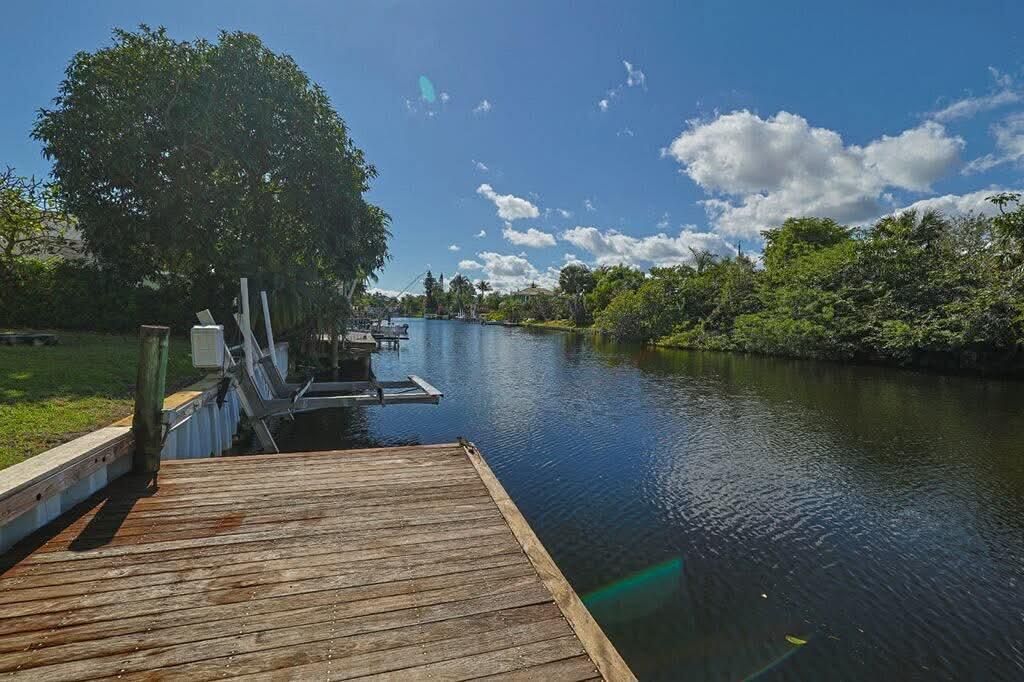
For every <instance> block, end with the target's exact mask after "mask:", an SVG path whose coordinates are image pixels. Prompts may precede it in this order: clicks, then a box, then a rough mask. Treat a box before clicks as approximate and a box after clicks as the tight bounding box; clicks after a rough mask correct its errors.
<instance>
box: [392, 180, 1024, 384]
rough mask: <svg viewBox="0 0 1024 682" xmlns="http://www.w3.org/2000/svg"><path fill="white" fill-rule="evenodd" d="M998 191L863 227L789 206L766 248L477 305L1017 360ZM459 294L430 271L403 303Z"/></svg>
mask: <svg viewBox="0 0 1024 682" xmlns="http://www.w3.org/2000/svg"><path fill="white" fill-rule="evenodd" d="M990 201H992V202H993V203H994V204H995V205H996V206H997V207H998V213H997V214H996V215H995V216H992V217H988V216H983V215H967V216H957V217H947V216H944V215H942V214H940V213H937V212H935V211H925V212H916V211H905V212H902V213H899V214H896V215H891V216H887V217H884V218H882V219H880V220H879V221H877V222H876V223H875V224H874V225H871V226H869V227H866V228H850V227H847V226H843V225H840V224H838V223H836V222H835V221H833V220H829V219H826V218H791V219H789V220H786V221H785V222H784V223H783V224H782V225H781V226H779V227H777V228H775V229H772V230H768V231H767V232H765V234H764V252H763V255H762V257H761V259H760V260H759V261H758V262H755V260H753V259H752V258H750V257H748V256H745V255H736V256H733V257H727V258H722V257H718V256H716V255H713V254H711V253H709V252H706V251H694V252H693V257H692V259H691V262H690V263H689V264H685V265H677V266H674V267H656V268H651V270H650V271H648V272H646V273H645V272H641V271H640V270H638V269H635V268H631V267H628V266H625V265H614V266H604V267H598V268H595V269H591V268H589V267H587V266H586V265H583V264H579V263H573V264H570V265H566V266H565V267H563V268H562V270H561V272H560V276H559V284H558V287H557V289H556V291H555V294H554V295H553V296H535V297H530V298H529V299H525V298H523V297H520V296H515V295H509V294H508V293H501V292H491V293H489V294H487V295H482V294H478V302H477V303H478V308H479V310H480V311H481V312H482V313H483V314H486V315H487V316H488V317H491V318H492V319H503V320H510V321H514V322H524V321H525V322H531V321H532V322H545V321H552V320H557V321H560V322H561V323H562V324H564V325H565V326H574V327H578V328H586V329H592V330H595V331H597V332H600V333H603V334H607V335H609V336H612V337H615V338H619V339H623V340H630V341H640V342H647V343H656V344H658V345H663V346H672V347H679V348H694V349H707V350H721V351H742V352H753V353H763V354H771V355H786V356H792V357H803V358H825V359H833V360H856V361H869V362H882V363H893V364H900V365H912V366H928V367H935V368H940V369H946V370H957V369H968V370H983V371H994V372H1001V371H1005V372H1013V373H1019V372H1020V371H1021V369H1024V360H1022V357H1024V354H1022V352H1021V351H1022V350H1024V205H1022V201H1021V196H1020V195H1018V194H1014V193H1002V194H996V195H994V196H992V197H990ZM431 280H432V278H431ZM453 282H454V280H453ZM451 300H452V294H451V293H450V292H449V293H446V292H445V291H444V290H442V289H440V288H438V286H437V283H436V282H433V283H432V284H429V285H428V294H427V295H425V296H420V297H415V296H411V297H406V298H405V299H403V300H402V302H401V306H402V309H403V310H404V311H407V313H409V314H422V312H423V310H424V304H425V303H426V305H427V306H430V305H433V306H434V307H433V308H428V311H429V310H438V309H444V308H445V306H449V307H450V306H451V302H450V301H451Z"/></svg>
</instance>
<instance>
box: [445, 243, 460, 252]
mask: <svg viewBox="0 0 1024 682" xmlns="http://www.w3.org/2000/svg"><path fill="white" fill-rule="evenodd" d="M448 250H449V251H458V250H459V245H458V244H449V245H448Z"/></svg>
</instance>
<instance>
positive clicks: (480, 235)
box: [476, 230, 487, 239]
mask: <svg viewBox="0 0 1024 682" xmlns="http://www.w3.org/2000/svg"><path fill="white" fill-rule="evenodd" d="M486 236H487V230H480V231H479V232H477V233H476V238H477V239H483V238H484V237H486Z"/></svg>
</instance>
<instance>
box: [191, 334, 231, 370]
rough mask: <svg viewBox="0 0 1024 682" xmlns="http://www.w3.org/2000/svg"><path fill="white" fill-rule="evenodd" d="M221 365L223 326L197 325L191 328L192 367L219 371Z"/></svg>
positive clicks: (222, 361)
mask: <svg viewBox="0 0 1024 682" xmlns="http://www.w3.org/2000/svg"><path fill="white" fill-rule="evenodd" d="M223 365H224V327H223V325H219V324H197V325H196V326H194V327H192V366H193V367H200V368H204V369H206V368H217V369H220V368H221V367H222V366H223Z"/></svg>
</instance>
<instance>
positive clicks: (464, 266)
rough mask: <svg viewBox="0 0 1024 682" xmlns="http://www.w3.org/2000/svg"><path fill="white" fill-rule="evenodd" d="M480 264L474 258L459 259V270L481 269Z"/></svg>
mask: <svg viewBox="0 0 1024 682" xmlns="http://www.w3.org/2000/svg"><path fill="white" fill-rule="evenodd" d="M483 267H484V266H482V265H480V263H477V262H476V261H475V260H460V261H459V270H483Z"/></svg>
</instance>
